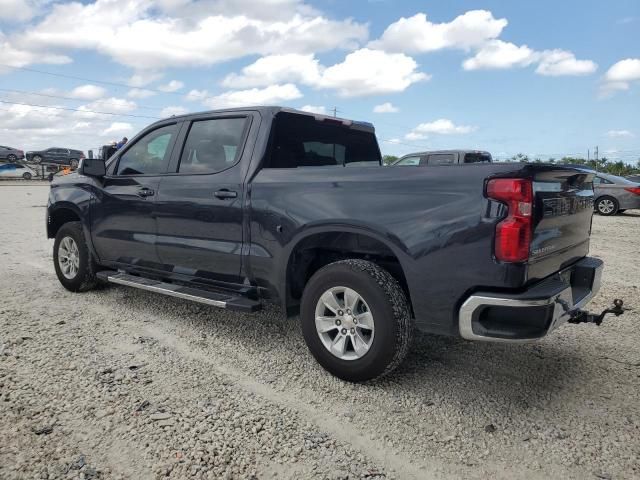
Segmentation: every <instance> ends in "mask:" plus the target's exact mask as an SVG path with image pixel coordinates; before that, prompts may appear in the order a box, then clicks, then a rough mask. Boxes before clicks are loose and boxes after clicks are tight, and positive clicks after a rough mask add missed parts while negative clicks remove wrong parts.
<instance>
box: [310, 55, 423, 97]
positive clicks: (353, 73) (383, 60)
mask: <svg viewBox="0 0 640 480" xmlns="http://www.w3.org/2000/svg"><path fill="white" fill-rule="evenodd" d="M417 68H418V64H417V63H416V61H415V60H414V59H413V58H411V57H409V56H407V55H404V54H402V53H386V52H383V51H380V50H370V49H368V48H362V49H360V50H356V51H355V52H352V53H350V54H348V55H347V56H346V57H345V59H344V61H343V62H342V63H338V64H336V65H333V66H331V67H328V68H327V69H325V70H324V72H323V73H322V79H321V80H320V83H319V84H318V87H320V88H329V89H334V90H337V92H338V95H340V96H342V97H355V96H362V95H375V94H381V93H394V92H402V91H404V90H405V89H407V87H409V86H410V85H412V84H413V83H416V82H419V81H422V80H428V79H429V78H430V76H429V75H427V74H425V73H421V72H418V71H416V70H417Z"/></svg>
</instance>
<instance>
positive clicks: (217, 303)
mask: <svg viewBox="0 0 640 480" xmlns="http://www.w3.org/2000/svg"><path fill="white" fill-rule="evenodd" d="M118 275H119V274H116V275H109V276H107V280H108V281H109V282H111V283H117V284H118V285H126V286H127V287H134V288H138V289H140V290H147V291H149V292H154V293H161V294H163V295H167V296H169V297H177V298H183V299H185V300H191V301H192V302H198V303H204V304H206V305H213V306H214V307H219V308H227V302H223V301H222V300H212V299H210V298H204V297H198V296H196V295H190V294H188V293H182V292H176V291H174V290H173V289H174V288H180V286H179V285H172V284H170V283H162V282H158V284H156V285H144V284H142V283H138V282H135V281H131V280H127V279H124V278H120V277H119V276H118Z"/></svg>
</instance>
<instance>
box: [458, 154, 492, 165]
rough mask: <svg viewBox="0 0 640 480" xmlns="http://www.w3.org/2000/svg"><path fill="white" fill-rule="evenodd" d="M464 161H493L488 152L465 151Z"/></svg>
mask: <svg viewBox="0 0 640 480" xmlns="http://www.w3.org/2000/svg"><path fill="white" fill-rule="evenodd" d="M464 163H491V155H489V154H488V153H480V152H475V153H465V155H464Z"/></svg>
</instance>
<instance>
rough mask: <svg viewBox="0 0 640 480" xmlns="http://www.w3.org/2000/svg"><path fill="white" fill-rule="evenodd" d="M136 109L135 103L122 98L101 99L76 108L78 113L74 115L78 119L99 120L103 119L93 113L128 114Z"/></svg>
mask: <svg viewBox="0 0 640 480" xmlns="http://www.w3.org/2000/svg"><path fill="white" fill-rule="evenodd" d="M136 108H138V106H137V105H136V103H135V102H132V101H130V100H127V99H124V98H116V97H110V98H103V99H98V100H95V101H93V102H91V103H88V104H86V105H81V106H79V107H78V110H79V111H78V112H75V115H76V116H77V117H80V118H89V119H90V118H99V117H103V115H100V114H99V113H94V112H107V113H129V112H132V111H133V110H135V109H136Z"/></svg>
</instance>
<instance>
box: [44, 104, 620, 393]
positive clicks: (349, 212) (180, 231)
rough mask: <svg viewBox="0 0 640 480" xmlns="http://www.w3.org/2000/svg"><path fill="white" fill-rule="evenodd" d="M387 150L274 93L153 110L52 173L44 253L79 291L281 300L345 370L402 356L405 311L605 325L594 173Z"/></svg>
mask: <svg viewBox="0 0 640 480" xmlns="http://www.w3.org/2000/svg"><path fill="white" fill-rule="evenodd" d="M381 163H382V158H381V154H380V150H379V147H378V143H377V140H376V137H375V131H374V128H373V125H371V124H369V123H365V122H355V121H351V120H342V119H337V118H333V117H326V116H322V115H312V114H308V113H306V112H300V111H296V110H291V109H287V108H279V107H254V108H246V109H230V110H221V111H212V112H205V113H199V114H189V115H183V116H176V117H171V118H169V119H165V120H161V121H159V122H156V123H154V124H153V125H151V126H149V127H147V128H146V129H144V130H142V132H140V133H139V134H138V135H137V136H136V137H135V138H134V139H133V140H131V141H130V142H129V143H128V144H127V145H126V146H125V147H124V148H122V149H121V150H119V151H118V152H116V154H114V155H113V156H112V157H111V158H110V159H109V160H108V161H107V162H106V163H105V161H104V160H101V159H85V160H83V162H82V165H81V168H80V170H79V171H78V172H76V173H72V174H70V175H65V176H62V177H56V178H55V179H54V180H53V182H52V183H51V189H50V193H49V200H48V205H47V236H48V237H49V238H55V242H54V245H53V263H54V268H55V271H56V274H57V276H58V279H59V281H60V283H61V284H62V285H63V286H64V288H66V289H68V290H70V291H74V292H80V291H85V290H89V289H91V288H93V287H95V286H96V285H97V283H98V282H99V281H106V282H111V283H114V284H120V285H127V286H130V287H135V288H139V289H142V290H148V291H152V292H156V293H159V294H164V295H168V296H173V297H179V298H183V299H189V300H191V301H196V302H201V303H204V304H208V305H212V306H216V307H220V308H226V309H231V310H240V311H244V312H253V311H256V310H259V309H260V308H261V307H262V306H263V304H264V303H269V302H275V303H277V304H280V305H281V306H282V307H283V311H284V312H286V314H287V315H295V314H298V313H299V315H300V321H301V326H302V332H303V336H304V339H305V341H306V343H307V346H308V347H309V349H310V351H311V353H312V354H313V355H314V357H315V358H316V359H317V361H318V362H319V363H320V364H321V365H322V366H323V367H324V368H325V369H327V370H328V371H329V372H331V373H332V374H334V375H336V376H338V377H340V378H342V379H346V380H349V381H363V380H367V379H371V378H375V377H378V376H380V375H384V374H386V373H388V372H390V371H392V370H393V369H394V368H396V367H397V366H398V365H399V364H400V362H402V360H403V358H404V357H405V356H406V355H407V352H408V350H409V346H410V343H411V337H412V334H413V331H414V326H415V327H417V328H418V329H420V330H422V331H424V332H430V333H435V334H441V335H453V336H458V337H462V338H465V339H467V340H473V341H498V342H522V341H531V340H538V339H540V338H542V337H544V336H546V335H547V334H548V333H549V332H551V331H552V330H555V329H556V327H558V326H559V325H561V324H563V323H565V322H567V321H568V322H571V323H581V322H595V323H598V324H599V321H600V320H601V316H597V317H596V316H594V315H590V314H588V313H586V312H584V311H583V310H582V308H583V306H584V305H585V304H586V303H587V302H588V301H589V300H590V299H591V298H592V297H593V295H594V294H595V293H596V292H597V291H598V289H599V287H600V283H601V274H602V268H603V263H602V261H601V260H599V259H597V258H591V257H587V253H588V250H589V234H590V230H591V218H592V215H593V188H592V180H593V174H592V173H591V172H584V171H581V170H578V169H575V168H572V167H557V166H555V165H549V164H538V165H534V164H516V163H488V162H487V163H483V164H478V165H477V166H476V167H475V168H464V169H458V168H456V169H455V173H454V170H453V169H452V168H451V167H446V166H443V167H441V168H416V169H407V168H388V167H382V164H381ZM534 185H535V188H534ZM616 308H617V309H618V310H616V312H617V313H616V314H618V313H620V305H619V303H618V304H617V306H616ZM603 314H604V312H603Z"/></svg>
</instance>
